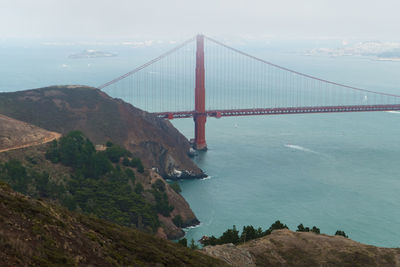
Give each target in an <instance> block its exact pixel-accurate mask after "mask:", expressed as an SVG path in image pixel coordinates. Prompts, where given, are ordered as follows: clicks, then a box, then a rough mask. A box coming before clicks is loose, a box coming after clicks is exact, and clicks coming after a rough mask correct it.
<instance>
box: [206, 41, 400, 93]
mask: <svg viewBox="0 0 400 267" xmlns="http://www.w3.org/2000/svg"><path fill="white" fill-rule="evenodd" d="M204 38H205V39H207V40H209V41H211V42H213V43H215V44H218V45H220V46H223V47H225V48H227V49H229V50H232V51H234V52H236V53H239V54H241V55H243V56H246V57H249V58H252V59H254V60H257V61H259V62H262V63H265V64H268V65H270V66H273V67H276V68H278V69H281V70H284V71H288V72H291V73H294V74H297V75H300V76H303V77H307V78H310V79H313V80H317V81H320V82H324V83H329V84H332V85H336V86H340V87H345V88H348V89H352V90H357V91H361V92H365V93H372V94H379V95H386V96H392V97H399V98H400V95H395V94H388V93H383V92H376V91H371V90H367V89H363V88H357V87H353V86H349V85H345V84H340V83H337V82H332V81H328V80H325V79H321V78H318V77H315V76H312V75H308V74H305V73H301V72H298V71H295V70H292V69H288V68H286V67H282V66H280V65H277V64H274V63H272V62H269V61H267V60H264V59H261V58H258V57H255V56H253V55H250V54H248V53H246V52H243V51H241V50H238V49H236V48H233V47H231V46H228V45H226V44H224V43H221V42H219V41H217V40H215V39H213V38H211V37H208V36H204Z"/></svg>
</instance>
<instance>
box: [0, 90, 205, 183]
mask: <svg viewBox="0 0 400 267" xmlns="http://www.w3.org/2000/svg"><path fill="white" fill-rule="evenodd" d="M0 114H4V115H6V116H9V117H12V118H14V119H17V120H21V121H24V122H28V123H31V124H34V125H36V126H39V127H41V128H44V129H46V130H49V131H55V132H59V133H62V134H66V133H68V132H69V131H71V130H81V131H82V132H83V133H84V134H85V135H86V136H88V137H89V139H91V140H92V141H93V142H95V143H96V144H104V143H105V142H106V141H109V140H111V141H113V142H116V143H118V144H120V145H123V146H125V147H126V148H127V149H129V150H130V151H132V153H133V154H134V155H135V156H137V157H140V158H141V159H142V161H143V163H144V164H145V166H146V167H148V168H155V169H157V170H158V172H159V174H160V175H161V176H163V177H164V178H170V179H175V178H201V177H205V175H204V173H203V172H202V171H201V170H200V169H199V168H198V167H197V166H196V164H194V163H193V161H192V160H191V159H190V158H189V156H188V154H189V150H190V144H189V142H188V140H187V139H186V138H185V137H184V136H183V135H182V134H181V133H179V131H177V130H176V129H175V128H174V127H173V126H172V124H171V123H170V122H169V121H166V120H164V119H160V118H157V117H156V116H154V115H152V114H150V113H147V112H145V111H143V110H140V109H137V108H135V107H133V106H132V105H130V104H128V103H126V102H124V101H122V100H120V99H114V98H111V97H110V96H108V95H107V94H105V93H104V92H102V91H100V90H98V89H95V88H91V87H86V86H53V87H46V88H40V89H35V90H27V91H19V92H12V93H0ZM176 171H178V172H176ZM178 174H181V175H180V176H179V175H178Z"/></svg>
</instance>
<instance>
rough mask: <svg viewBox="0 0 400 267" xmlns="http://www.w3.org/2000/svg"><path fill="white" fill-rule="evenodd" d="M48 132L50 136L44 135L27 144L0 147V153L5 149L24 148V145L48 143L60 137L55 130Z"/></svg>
mask: <svg viewBox="0 0 400 267" xmlns="http://www.w3.org/2000/svg"><path fill="white" fill-rule="evenodd" d="M49 134H50V136H46V137H45V138H43V139H41V140H38V141H34V142H32V143H29V144H24V145H20V146H15V147H10V148H6V149H0V153H2V152H6V151H10V150H15V149H21V148H26V147H31V146H38V145H42V144H46V143H49V142H51V141H53V140H56V139H59V138H60V137H61V134H59V133H56V132H49Z"/></svg>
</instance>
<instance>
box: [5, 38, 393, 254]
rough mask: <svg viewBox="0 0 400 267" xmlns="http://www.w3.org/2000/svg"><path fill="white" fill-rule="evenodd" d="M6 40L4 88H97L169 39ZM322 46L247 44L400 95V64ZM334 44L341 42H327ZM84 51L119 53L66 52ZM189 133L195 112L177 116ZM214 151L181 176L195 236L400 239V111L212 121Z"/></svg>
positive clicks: (325, 74) (292, 63)
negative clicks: (248, 231) (333, 53)
mask: <svg viewBox="0 0 400 267" xmlns="http://www.w3.org/2000/svg"><path fill="white" fill-rule="evenodd" d="M20 44H21V42H13V43H12V42H4V41H3V42H0V91H2V92H7V91H16V90H22V89H29V88H37V87H42V86H47V85H54V84H86V85H92V86H97V85H100V84H102V83H104V82H107V81H108V80H110V79H112V78H114V77H116V76H118V75H120V74H123V73H125V72H127V71H129V70H131V69H133V68H134V67H135V66H137V65H139V64H141V63H144V62H145V61H146V60H148V59H151V58H153V57H155V56H157V55H158V54H159V53H160V52H161V51H164V50H165V47H163V46H161V45H160V46H156V47H147V48H131V47H129V46H123V45H88V44H86V45H76V44H75V45H71V44H70V45H65V44H64V45H61V44H59V45H43V44H39V43H37V42H35V43H29V42H24V45H20ZM323 45H325V44H319V43H312V42H308V43H304V42H303V43H293V42H283V43H269V44H265V45H260V44H258V45H257V46H255V45H252V46H250V45H248V46H243V45H242V46H241V48H242V49H244V50H246V51H248V52H251V53H252V54H255V55H257V56H259V57H262V58H266V59H268V60H270V61H272V62H275V63H278V64H281V65H284V66H287V67H290V68H293V69H296V70H299V71H302V72H305V73H309V74H313V75H315V76H320V77H322V78H325V79H330V80H334V81H339V82H342V83H346V84H349V85H353V86H359V87H363V88H366V89H372V90H376V91H383V92H392V93H397V94H400V75H399V74H400V62H380V61H374V60H371V59H367V58H362V57H337V58H332V57H323V56H319V57H317V56H313V57H307V56H303V54H302V53H301V52H302V51H304V50H305V49H309V48H314V47H319V46H323ZM329 45H333V46H334V45H336V44H329ZM83 49H98V50H105V51H111V52H117V53H118V57H114V58H97V59H68V55H70V54H71V53H77V52H80V51H81V50H83ZM173 123H174V125H175V126H176V127H177V128H178V129H179V130H180V131H181V132H182V133H183V134H184V135H185V136H187V137H188V138H191V137H193V121H192V120H191V119H183V120H174V121H173ZM206 128H207V131H206V134H207V143H208V148H209V150H208V151H207V152H205V153H200V154H199V156H198V157H196V158H195V161H196V163H197V164H198V165H199V166H200V167H201V168H202V169H203V170H204V171H205V172H206V173H207V174H208V175H209V178H207V179H204V180H190V181H181V182H180V184H181V187H182V189H183V192H182V195H183V196H184V197H185V198H186V200H187V201H188V202H189V203H190V205H191V207H192V209H193V210H194V212H195V214H196V215H197V217H198V218H199V220H200V221H201V225H200V226H198V227H196V228H192V229H188V231H187V238H189V239H191V238H194V239H196V240H197V239H199V238H200V237H201V236H203V235H211V234H213V235H220V234H221V233H222V232H223V231H224V230H225V229H227V228H228V227H232V225H236V226H237V227H238V228H239V229H241V228H242V227H243V226H244V225H249V224H252V225H254V226H257V227H258V226H261V227H263V228H267V227H269V225H271V223H273V222H274V221H275V220H281V221H282V222H284V223H286V224H287V225H288V226H289V227H290V228H291V229H296V226H297V225H298V224H300V223H303V224H304V225H306V226H313V225H316V226H318V227H320V228H321V232H323V233H327V234H333V233H334V232H335V231H336V230H337V229H341V230H344V231H345V232H346V233H347V234H348V235H349V236H350V237H351V238H352V239H354V240H357V241H360V242H364V243H368V244H373V245H379V246H388V247H399V246H400V142H399V136H400V113H395V112H379V113H353V114H351V113H348V114H311V115H279V116H264V117H243V118H221V119H213V118H209V119H208V121H207V125H206Z"/></svg>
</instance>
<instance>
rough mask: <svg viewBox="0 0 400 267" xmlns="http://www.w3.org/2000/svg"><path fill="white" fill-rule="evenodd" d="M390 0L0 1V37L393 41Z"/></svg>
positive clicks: (399, 19)
mask: <svg viewBox="0 0 400 267" xmlns="http://www.w3.org/2000/svg"><path fill="white" fill-rule="evenodd" d="M399 10H400V1H396V0H383V1H376V0H374V1H371V0H336V1H330V0H304V1H298V0H297V1H296V0H279V1H276V0H274V1H270V0H242V1H239V0H201V1H199V0H197V1H194V0H141V1H138V0H0V38H2V39H5V38H53V39H56V38H64V39H65V38H67V39H68V38H103V39H104V38H154V37H157V38H171V39H173V38H187V37H190V36H192V35H194V34H196V33H199V32H201V33H205V34H208V35H211V36H236V37H246V38H347V39H348V38H364V39H380V40H391V41H399V40H400V37H399V35H398V29H399V25H400V16H398V12H399Z"/></svg>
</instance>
